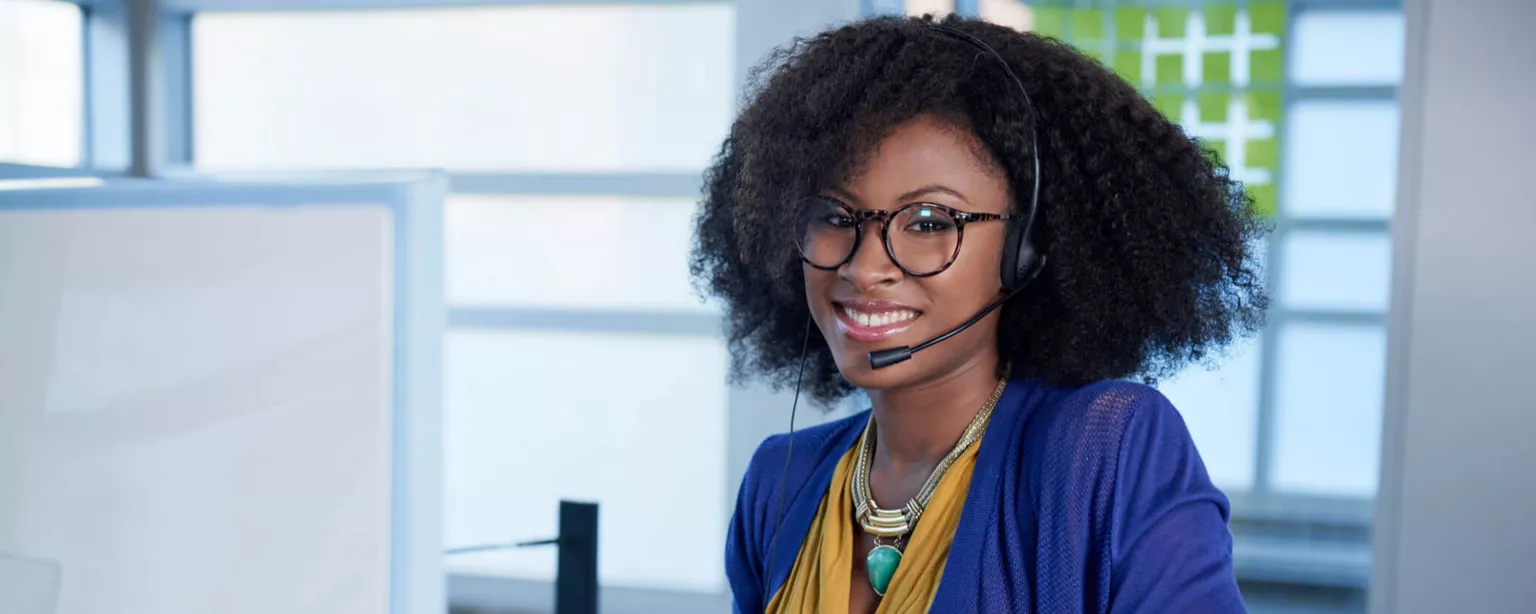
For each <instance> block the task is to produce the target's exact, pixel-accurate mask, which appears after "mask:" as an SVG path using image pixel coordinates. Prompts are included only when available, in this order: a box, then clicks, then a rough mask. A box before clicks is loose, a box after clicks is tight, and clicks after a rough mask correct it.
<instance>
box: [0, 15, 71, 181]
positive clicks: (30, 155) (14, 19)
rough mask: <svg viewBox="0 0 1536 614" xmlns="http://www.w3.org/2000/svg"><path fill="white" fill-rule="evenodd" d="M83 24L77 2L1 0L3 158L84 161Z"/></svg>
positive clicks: (56, 162) (29, 161)
mask: <svg viewBox="0 0 1536 614" xmlns="http://www.w3.org/2000/svg"><path fill="white" fill-rule="evenodd" d="M82 28H83V26H82V24H81V16H80V7H78V6H76V5H74V4H70V3H67V2H56V1H54V0H0V160H3V161H7V162H21V163H25V164H40V165H48V166H76V165H78V164H80V157H81V156H80V144H81V142H82V140H83V138H82V136H81V130H82V128H83V126H82V124H83V122H82V118H83V117H84V111H83V108H84V107H83V105H84V99H85V97H84V92H85V63H84V62H85V61H84V58H83V54H84V51H85V47H84V44H83V42H82V40H81V30H82Z"/></svg>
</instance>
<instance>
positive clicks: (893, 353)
mask: <svg viewBox="0 0 1536 614" xmlns="http://www.w3.org/2000/svg"><path fill="white" fill-rule="evenodd" d="M922 27H923V28H926V29H928V30H931V31H933V32H934V33H935V34H936V35H938V36H946V37H949V38H952V39H955V40H958V41H960V42H964V43H966V44H968V45H971V46H972V47H975V48H976V49H977V50H978V51H979V54H978V55H985V56H988V57H990V58H992V59H993V60H994V61H996V62H997V65H998V67H999V68H1001V69H1002V70H1003V73H1004V74H1006V75H1007V76H1008V80H1009V81H1010V82H1012V83H1013V84H1014V86H1016V87H1017V88H1018V90H1019V97H1020V99H1022V100H1023V101H1024V106H1025V108H1026V109H1027V110H1028V112H1029V114H1030V115H1031V117H1030V118H1029V119H1030V121H1029V150H1030V158H1031V159H1032V162H1033V165H1034V185H1033V186H1032V187H1031V188H1030V192H1029V209H1028V210H1027V211H1026V212H1025V214H1024V215H1023V216H1022V217H1021V218H1020V219H1017V220H1010V221H1009V222H1008V232H1007V235H1006V238H1005V239H1004V242H1003V254H1002V259H1003V260H1002V267H1001V269H1002V270H1001V274H1002V283H1003V295H1002V297H1001V298H998V299H997V300H996V301H993V302H992V303H990V304H988V305H987V306H986V307H985V308H983V309H982V310H981V311H980V312H977V314H976V315H974V316H972V317H971V318H970V319H969V320H966V321H965V322H964V323H962V324H960V325H959V326H956V327H954V328H952V329H950V330H949V331H948V332H945V333H944V334H941V335H939V336H937V337H934V338H932V339H929V340H927V341H924V342H922V343H920V344H918V345H916V346H901V347H895V348H888V349H884V350H877V351H874V352H870V353H869V366H870V368H873V369H883V368H886V367H889V366H891V365H894V364H897V363H900V362H902V361H905V360H907V359H909V358H911V357H912V354H914V353H917V352H920V351H922V350H925V349H927V348H930V347H933V346H934V345H935V344H937V343H939V342H941V341H944V340H945V339H949V338H950V337H953V336H955V335H958V334H960V333H961V332H962V331H964V330H966V329H968V328H970V327H972V326H974V325H975V324H976V323H977V322H980V321H981V320H982V318H985V317H987V315H988V314H990V313H992V312H993V311H996V310H997V309H998V308H999V307H1002V306H1003V303H1006V302H1008V299H1011V298H1013V297H1014V296H1016V295H1018V293H1019V292H1021V291H1023V290H1024V288H1025V287H1027V286H1029V284H1030V282H1032V281H1034V280H1035V278H1036V277H1038V276H1039V275H1040V270H1041V269H1043V268H1045V255H1044V254H1042V253H1040V251H1039V250H1037V249H1036V248H1035V243H1034V227H1035V217H1036V215H1037V214H1038V213H1039V209H1040V148H1039V139H1038V134H1037V132H1038V131H1037V130H1036V123H1037V122H1038V120H1039V115H1037V114H1036V113H1035V105H1034V102H1033V101H1032V100H1030V97H1029V90H1028V89H1026V88H1025V87H1024V81H1023V80H1021V79H1019V76H1018V75H1017V74H1016V73H1014V72H1013V68H1012V67H1011V66H1009V65H1008V61H1007V60H1005V59H1003V56H1002V54H999V53H998V52H997V50H995V49H993V48H992V46H991V45H988V44H987V43H986V42H985V41H983V40H981V39H980V38H977V37H976V36H975V35H973V34H971V33H969V32H966V31H964V30H961V29H959V28H955V27H953V26H947V25H944V24H939V23H932V22H926V23H924V25H923V26H922ZM811 326H812V322H811V319H810V318H809V317H807V318H806V322H805V338H804V340H803V341H802V342H801V346H800V367H799V368H798V369H797V370H796V371H795V400H794V402H793V403H792V404H791V405H790V408H789V435H788V440H789V441H788V446H787V447H788V449H787V450H786V451H785V453H784V469H783V471H782V472H781V473H780V474H779V488H778V490H779V505H778V511H777V514H776V515H777V519H776V520H775V521H774V524H773V534H772V536H771V537H770V538H769V547H768V567H767V568H766V570H765V571H766V572H767V573H766V578H765V582H766V583H768V584H771V583H772V581H773V563H774V551H775V550H777V546H778V537H779V528H780V527H781V525H783V523H784V495H785V493H784V486H785V484H784V482H785V480H787V479H788V477H789V465H790V459H791V458H793V455H794V451H795V410H796V408H797V406H798V405H799V404H800V383H801V378H802V377H803V375H804V372H805V357H806V350H807V349H808V348H809V347H810V338H811ZM769 590H772V587H771V586H766V585H765V586H764V590H763V593H764V595H765V597H764V598H765V599H770V598H772V595H769V594H768V591H769Z"/></svg>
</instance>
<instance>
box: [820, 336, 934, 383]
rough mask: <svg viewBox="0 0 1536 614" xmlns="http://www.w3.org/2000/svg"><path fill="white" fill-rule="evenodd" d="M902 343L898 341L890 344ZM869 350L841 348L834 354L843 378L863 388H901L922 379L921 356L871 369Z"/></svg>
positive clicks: (897, 344) (871, 349)
mask: <svg viewBox="0 0 1536 614" xmlns="http://www.w3.org/2000/svg"><path fill="white" fill-rule="evenodd" d="M892 345H894V346H899V345H902V344H900V343H895V344H892ZM876 349H880V348H870V350H856V349H841V350H839V351H838V353H837V355H836V360H837V370H838V371H839V372H840V373H842V374H843V379H846V380H848V383H850V384H853V385H854V386H857V387H859V388H863V389H864V390H890V389H893V388H902V387H905V386H908V385H910V384H912V383H914V382H917V381H919V380H921V379H923V365H922V358H923V357H922V356H920V355H917V356H913V357H912V358H911V359H909V360H906V361H904V362H899V363H896V364H894V365H891V366H889V367H886V368H884V369H873V368H870V366H869V352H870V351H873V350H876Z"/></svg>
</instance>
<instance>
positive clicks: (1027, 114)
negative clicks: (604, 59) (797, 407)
mask: <svg viewBox="0 0 1536 614" xmlns="http://www.w3.org/2000/svg"><path fill="white" fill-rule="evenodd" d="M752 91H753V95H752V96H751V99H750V104H748V106H747V107H746V108H745V109H744V110H743V111H742V113H741V115H740V117H739V118H738V119H737V121H736V123H735V124H734V126H733V127H732V129H731V134H730V137H729V138H728V139H727V140H726V142H725V144H724V147H723V149H722V152H721V154H720V156H719V157H718V158H717V160H716V161H715V164H714V165H713V167H712V168H711V169H710V171H709V173H708V177H707V196H706V198H705V201H704V203H703V208H702V211H701V213H700V214H699V217H698V220H697V245H696V247H695V252H694V259H693V271H694V274H695V276H696V278H698V279H699V280H700V281H701V283H702V284H703V285H705V286H707V287H708V289H709V290H710V291H711V293H712V294H714V295H715V296H717V297H719V298H720V299H723V303H724V305H725V309H726V313H727V322H728V328H729V336H730V340H731V347H732V353H733V357H734V370H735V373H736V374H737V375H738V376H757V377H762V378H766V379H768V380H769V381H771V382H773V383H776V384H780V385H784V386H795V387H796V388H797V390H798V389H801V388H803V389H805V390H807V391H809V393H810V394H811V395H813V396H814V397H816V398H817V399H819V400H821V401H824V402H831V401H835V400H837V399H839V398H842V397H844V396H846V395H847V394H849V393H850V392H852V391H854V390H855V389H862V390H864V391H866V392H867V393H868V396H869V399H870V401H871V405H872V408H871V410H870V411H868V412H864V413H861V414H858V415H855V416H852V417H849V418H846V419H843V420H838V421H835V422H831V423H828V424H825V425H822V426H819V427H816V428H812V429H806V430H803V431H801V432H799V433H793V432H792V433H791V434H790V435H779V436H775V437H771V438H769V439H768V440H767V441H765V442H763V444H762V445H761V447H760V448H759V449H758V451H757V452H756V454H755V456H754V458H753V460H752V463H751V466H750V468H749V469H748V471H747V475H746V478H745V480H744V482H743V484H742V486H741V491H740V494H739V496H738V500H737V506H736V512H735V516H734V518H733V519H732V521H731V528H730V534H729V537H728V545H727V556H726V569H727V575H728V577H729V579H730V583H731V589H732V591H733V593H734V598H735V604H736V609H737V611H739V612H764V611H766V612H773V613H784V612H823V613H826V612H844V611H847V612H857V613H863V612H875V611H879V612H916V611H928V610H931V611H934V612H1086V611H1094V612H1181V613H1182V612H1233V611H1242V609H1243V605H1242V601H1241V598H1240V597H1239V595H1238V592H1237V587H1236V583H1235V581H1234V579H1233V575H1232V563H1231V537H1230V533H1229V531H1228V529H1227V524H1226V521H1227V513H1228V507H1227V501H1226V499H1225V497H1223V495H1222V494H1221V493H1220V492H1219V491H1218V490H1217V489H1216V488H1215V487H1214V486H1212V485H1211V482H1210V479H1209V478H1208V477H1207V475H1206V471H1205V468H1204V466H1203V464H1202V463H1201V460H1200V457H1199V454H1198V453H1197V452H1196V450H1195V447H1194V445H1193V443H1192V442H1191V440H1190V437H1189V434H1188V431H1187V430H1186V428H1185V426H1184V424H1183V422H1182V421H1181V419H1180V417H1179V414H1178V413H1177V411H1175V409H1174V408H1173V407H1172V406H1171V405H1170V404H1169V402H1168V401H1167V400H1166V399H1165V398H1164V397H1162V396H1161V395H1160V394H1158V393H1157V392H1156V391H1155V390H1153V389H1151V388H1148V387H1146V386H1144V385H1142V384H1134V383H1128V382H1126V381H1124V380H1125V379H1126V378H1130V377H1139V378H1142V379H1144V380H1151V379H1154V378H1156V377H1158V376H1162V375H1167V374H1171V373H1173V372H1174V371H1176V370H1178V369H1179V368H1180V367H1182V366H1183V365H1185V364H1187V363H1189V362H1191V361H1198V360H1200V359H1202V358H1205V357H1207V355H1208V354H1210V353H1212V352H1214V351H1217V350H1219V349H1220V348H1221V347H1222V346H1224V345H1225V344H1227V343H1228V342H1230V341H1231V340H1232V339H1233V338H1234V337H1236V336H1238V335H1241V334H1247V333H1250V332H1252V331H1254V330H1255V329H1256V328H1258V327H1259V326H1260V325H1261V323H1262V319H1263V313H1264V308H1265V305H1266V298H1265V295H1264V292H1263V289H1262V287H1261V283H1260V281H1259V280H1260V276H1259V273H1258V270H1257V267H1258V263H1257V261H1256V258H1257V256H1258V252H1257V247H1256V241H1255V239H1257V238H1258V237H1259V236H1260V234H1261V232H1262V227H1261V224H1260V219H1259V218H1258V216H1257V215H1256V214H1255V212H1254V210H1253V208H1252V206H1251V201H1250V200H1249V199H1247V198H1246V197H1245V196H1244V194H1243V192H1242V189H1241V186H1239V185H1238V184H1237V183H1236V182H1235V181H1233V180H1232V179H1230V178H1229V176H1228V174H1227V171H1226V169H1225V168H1223V167H1222V166H1221V164H1220V163H1219V161H1216V160H1215V156H1214V155H1213V154H1211V153H1209V152H1207V151H1203V150H1202V149H1201V147H1200V146H1199V144H1198V143H1196V142H1193V141H1191V140H1190V139H1189V138H1188V137H1186V136H1185V135H1184V134H1183V133H1182V132H1181V131H1180V130H1179V128H1178V127H1177V126H1175V125H1174V124H1172V123H1170V122H1169V121H1168V120H1167V119H1166V118H1164V117H1162V116H1161V115H1160V114H1159V113H1158V112H1157V111H1155V110H1154V109H1153V108H1152V106H1150V105H1149V104H1148V103H1147V101H1146V100H1144V99H1143V98H1142V97H1141V96H1140V95H1139V94H1138V93H1137V92H1136V90H1135V89H1133V88H1132V87H1131V86H1130V85H1128V84H1126V83H1125V82H1124V81H1122V80H1121V79H1119V78H1117V77H1116V76H1114V75H1113V74H1112V73H1110V72H1109V71H1108V70H1106V69H1105V68H1103V67H1102V66H1100V65H1098V64H1096V63H1094V62H1093V61H1092V60H1090V59H1087V58H1085V57H1084V56H1082V55H1080V54H1078V53H1077V52H1075V51H1073V50H1072V49H1070V48H1068V47H1066V46H1063V45H1061V44H1059V43H1057V42H1054V41H1051V40H1048V39H1044V38H1040V37H1037V36H1033V35H1028V34H1020V33H1018V32H1015V31H1012V30H1009V29H1006V28H1003V27H999V26H994V25H989V24H986V23H983V22H979V21H974V20H968V19H959V18H953V17H951V18H948V19H946V20H945V21H943V22H942V23H935V22H933V21H932V20H929V19H906V18H881V19H875V20H870V21H864V22H861V23H856V24H853V25H849V26H846V27H842V28H839V29H836V30H834V31H830V32H827V33H824V34H821V35H819V36H816V37H814V38H811V39H808V40H801V41H797V42H796V43H795V44H793V45H791V46H790V47H788V48H786V49H784V50H781V51H780V52H779V53H777V54H776V55H775V56H774V57H773V58H771V59H770V61H769V63H768V64H767V65H766V66H765V68H764V69H763V70H761V71H759V84H758V85H757V86H756V87H755V88H753V90H752ZM1037 182H1038V183H1037ZM1036 190H1038V197H1037V196H1036ZM1032 252H1033V253H1032ZM993 303H1001V309H999V310H995V311H994V310H989V309H988V306H989V305H991V304H993ZM978 314H979V315H980V319H979V320H977V321H976V322H975V323H974V324H973V325H971V326H969V327H965V326H962V325H963V324H965V323H966V322H967V321H968V320H971V319H973V318H974V317H975V316H978ZM956 329H959V332H958V333H956V334H954V335H952V336H949V337H948V338H944V339H943V340H941V341H938V342H937V343H934V344H932V345H929V346H926V347H923V346H921V344H922V343H923V342H925V341H929V340H931V339H935V338H940V337H943V336H944V335H945V334H946V333H948V332H951V331H954V330H956ZM902 347H912V348H919V349H917V350H916V351H915V352H914V353H910V354H909V353H906V352H903V351H901V350H896V351H894V352H882V350H890V349H891V348H902ZM903 359H904V360H903ZM882 363H892V364H882ZM797 398H798V397H797Z"/></svg>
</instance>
